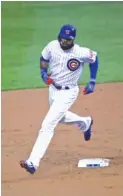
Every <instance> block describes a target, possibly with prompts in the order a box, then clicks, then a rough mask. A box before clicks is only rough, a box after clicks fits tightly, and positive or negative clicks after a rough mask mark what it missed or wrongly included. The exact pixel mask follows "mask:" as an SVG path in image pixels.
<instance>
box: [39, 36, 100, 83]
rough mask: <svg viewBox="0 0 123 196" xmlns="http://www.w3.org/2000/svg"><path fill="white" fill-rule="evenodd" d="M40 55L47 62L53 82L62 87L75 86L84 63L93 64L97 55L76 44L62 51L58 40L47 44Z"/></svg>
mask: <svg viewBox="0 0 123 196" xmlns="http://www.w3.org/2000/svg"><path fill="white" fill-rule="evenodd" d="M41 54H42V56H43V58H44V59H46V60H49V67H50V71H51V72H52V78H53V80H54V82H55V83H56V84H58V85H62V86H63V85H64V86H68V85H71V86H74V85H77V83H78V80H79V78H80V76H81V74H82V71H83V67H84V63H93V62H95V59H96V55H97V53H96V52H95V51H92V50H90V49H89V48H85V47H81V46H79V45H77V44H74V46H73V47H72V48H71V49H70V50H62V48H61V47H60V44H59V42H58V40H53V41H51V42H49V43H48V44H47V46H46V47H45V48H44V49H43V51H42V53H41Z"/></svg>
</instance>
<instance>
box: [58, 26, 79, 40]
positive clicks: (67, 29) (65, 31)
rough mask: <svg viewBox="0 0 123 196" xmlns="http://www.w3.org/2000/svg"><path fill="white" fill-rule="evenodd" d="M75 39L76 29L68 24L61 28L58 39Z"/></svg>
mask: <svg viewBox="0 0 123 196" xmlns="http://www.w3.org/2000/svg"><path fill="white" fill-rule="evenodd" d="M75 37H76V29H75V27H73V26H72V25H70V24H66V25H64V26H62V28H61V30H60V32H59V35H58V39H61V38H64V39H73V40H74V39H75Z"/></svg>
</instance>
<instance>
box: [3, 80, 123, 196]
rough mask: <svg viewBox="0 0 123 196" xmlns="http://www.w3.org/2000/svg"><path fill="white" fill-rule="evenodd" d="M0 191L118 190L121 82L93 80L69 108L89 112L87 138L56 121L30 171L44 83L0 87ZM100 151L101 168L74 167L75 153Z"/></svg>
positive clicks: (122, 141) (122, 188)
mask: <svg viewBox="0 0 123 196" xmlns="http://www.w3.org/2000/svg"><path fill="white" fill-rule="evenodd" d="M1 95H2V119H1V120H2V132H1V136H2V196H22V195H24V196H25V195H29V196H63V195H64V196H68V195H70V196H90V195H91V196H95V195H99V196H104V195H105V196H123V83H115V84H98V85H97V87H96V91H95V93H93V94H91V95H88V96H83V95H82V86H80V94H79V97H78V99H77V101H76V102H75V104H74V105H73V106H72V108H71V110H72V111H74V112H75V113H77V114H80V115H82V116H86V115H87V116H88V115H92V116H93V118H94V125H93V135H92V140H91V141H89V142H85V141H84V139H83V134H82V133H81V132H80V131H79V130H77V129H76V128H75V127H74V126H72V125H58V126H57V127H56V129H55V135H54V138H53V140H52V142H51V144H50V146H49V148H48V150H47V153H46V154H45V156H44V158H43V159H42V161H41V163H40V167H39V169H38V170H37V172H36V173H35V175H33V176H32V175H30V174H28V173H26V171H25V170H24V169H22V168H21V167H20V165H19V161H20V160H21V159H26V158H28V155H29V153H30V152H31V149H32V146H33V144H34V142H35V139H36V137H37V134H38V131H39V129H40V127H41V123H42V121H43V119H44V117H45V115H46V113H47V111H48V107H49V106H48V89H35V90H34V89H33V90H16V91H6V92H2V93H1ZM91 157H104V158H109V159H110V160H111V164H110V166H109V167H107V168H97V169H92V168H91V169H88V168H77V163H78V160H79V159H82V158H91Z"/></svg>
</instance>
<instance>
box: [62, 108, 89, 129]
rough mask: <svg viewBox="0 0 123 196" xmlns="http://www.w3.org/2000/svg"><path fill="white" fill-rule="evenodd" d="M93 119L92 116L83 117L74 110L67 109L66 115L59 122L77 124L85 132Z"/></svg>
mask: <svg viewBox="0 0 123 196" xmlns="http://www.w3.org/2000/svg"><path fill="white" fill-rule="evenodd" d="M91 120H92V118H91V117H90V116H88V117H82V116H79V115H77V114H75V113H73V112H70V111H67V112H66V114H65V116H64V117H63V118H62V119H61V120H60V122H59V123H65V124H73V125H76V126H77V127H79V128H80V129H81V131H83V132H85V131H86V130H87V129H88V127H89V125H90V123H91Z"/></svg>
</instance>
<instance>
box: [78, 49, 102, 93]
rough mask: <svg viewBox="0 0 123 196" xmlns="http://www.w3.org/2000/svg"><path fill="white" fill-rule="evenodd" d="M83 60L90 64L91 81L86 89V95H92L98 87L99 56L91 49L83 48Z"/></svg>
mask: <svg viewBox="0 0 123 196" xmlns="http://www.w3.org/2000/svg"><path fill="white" fill-rule="evenodd" d="M81 60H82V61H83V62H84V63H89V68H90V81H89V82H88V84H87V85H86V86H85V88H84V94H90V93H92V92H93V91H94V88H95V85H96V76H97V71H98V56H97V53H96V52H95V51H92V50H90V49H89V48H81Z"/></svg>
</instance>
